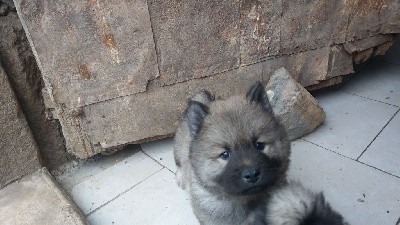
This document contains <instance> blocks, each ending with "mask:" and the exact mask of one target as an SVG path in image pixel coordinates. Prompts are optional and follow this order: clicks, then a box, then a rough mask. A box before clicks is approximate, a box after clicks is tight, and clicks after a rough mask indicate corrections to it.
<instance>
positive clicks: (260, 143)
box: [254, 142, 265, 151]
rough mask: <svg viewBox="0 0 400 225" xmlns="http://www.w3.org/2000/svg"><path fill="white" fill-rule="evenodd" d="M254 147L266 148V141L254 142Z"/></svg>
mask: <svg viewBox="0 0 400 225" xmlns="http://www.w3.org/2000/svg"><path fill="white" fill-rule="evenodd" d="M254 147H256V149H257V150H260V151H261V150H264V148H265V143H264V142H256V143H255V144H254Z"/></svg>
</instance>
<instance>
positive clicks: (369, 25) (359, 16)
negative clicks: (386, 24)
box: [332, 0, 395, 41]
mask: <svg viewBox="0 0 400 225" xmlns="http://www.w3.org/2000/svg"><path fill="white" fill-rule="evenodd" d="M386 1H387V0H349V1H347V3H346V8H347V10H349V12H350V17H349V21H348V27H347V35H346V41H353V40H357V39H361V38H365V37H370V36H375V35H377V34H379V32H380V30H381V26H382V17H384V15H383V14H381V11H382V9H384V8H385V7H391V6H388V5H387V4H386ZM391 5H395V4H391ZM332 14H334V13H332Z"/></svg>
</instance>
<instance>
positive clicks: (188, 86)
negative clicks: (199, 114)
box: [60, 64, 262, 158]
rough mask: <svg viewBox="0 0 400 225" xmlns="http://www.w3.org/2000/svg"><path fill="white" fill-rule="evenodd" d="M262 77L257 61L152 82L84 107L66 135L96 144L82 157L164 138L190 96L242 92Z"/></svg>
mask: <svg viewBox="0 0 400 225" xmlns="http://www.w3.org/2000/svg"><path fill="white" fill-rule="evenodd" d="M261 79H262V76H261V65H260V64H254V65H250V66H246V67H240V68H239V69H237V70H232V71H227V72H225V73H224V74H221V75H218V76H211V77H206V78H202V79H194V80H191V81H188V82H183V83H178V84H175V85H171V86H165V87H163V88H159V87H158V86H156V85H154V84H152V83H150V84H149V88H148V91H146V92H144V93H140V94H137V95H132V96H127V97H125V98H118V99H113V100H110V101H107V102H102V103H99V104H93V105H89V106H85V107H83V108H82V113H81V114H80V115H81V116H78V117H75V122H76V124H75V125H76V126H68V127H71V130H68V133H64V134H65V137H66V139H67V140H69V139H70V138H71V139H70V140H71V141H73V140H77V137H74V136H72V135H82V136H79V137H80V138H82V137H84V138H86V142H85V143H93V147H94V150H89V149H88V150H87V151H86V149H85V151H81V149H79V148H78V149H77V151H78V152H76V154H79V155H78V156H79V157H81V158H87V157H89V156H91V155H94V154H96V153H98V151H100V150H101V148H109V147H113V146H118V145H123V144H126V143H129V142H140V141H143V140H147V139H148V138H151V137H165V135H171V134H173V133H175V130H176V128H177V127H178V125H179V121H180V116H181V114H182V113H183V112H184V110H185V108H186V106H187V99H188V98H190V96H193V95H195V94H196V93H197V92H199V91H200V90H202V89H207V90H209V91H211V92H212V93H214V94H215V95H216V97H218V96H221V97H227V96H229V95H233V94H243V93H245V92H246V91H247V89H248V88H249V87H250V85H251V84H253V83H254V82H255V81H257V80H261ZM221 87H223V88H221ZM138 106H140V107H138ZM70 118H71V117H70ZM60 120H65V117H61V118H60ZM66 122H68V121H66ZM72 128H75V130H73V129H72ZM70 135H71V136H70ZM100 147H101V148H100ZM72 151H73V150H72Z"/></svg>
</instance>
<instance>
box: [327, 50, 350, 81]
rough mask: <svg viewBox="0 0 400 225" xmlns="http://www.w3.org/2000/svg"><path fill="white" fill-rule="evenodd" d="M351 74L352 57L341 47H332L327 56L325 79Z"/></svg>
mask: <svg viewBox="0 0 400 225" xmlns="http://www.w3.org/2000/svg"><path fill="white" fill-rule="evenodd" d="M351 73H354V68H353V57H352V55H351V54H350V53H348V52H347V51H346V50H345V49H344V47H343V46H342V45H334V46H332V47H331V51H330V55H329V64H328V71H327V75H326V77H325V79H330V78H333V77H336V76H340V75H347V74H351ZM321 87H323V86H321Z"/></svg>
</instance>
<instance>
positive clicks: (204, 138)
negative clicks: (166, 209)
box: [174, 82, 336, 225]
mask: <svg viewBox="0 0 400 225" xmlns="http://www.w3.org/2000/svg"><path fill="white" fill-rule="evenodd" d="M289 156H290V142H289V140H288V138H287V135H286V132H285V130H284V128H283V126H282V125H281V124H280V123H279V121H278V120H277V119H276V117H275V115H274V113H273V110H272V107H271V105H270V103H269V101H268V97H267V95H266V92H265V89H264V87H263V85H262V84H261V83H260V82H257V83H255V84H254V85H252V86H251V87H250V88H249V90H248V91H247V93H246V95H243V96H232V97H230V98H227V99H225V100H215V99H214V98H213V96H212V95H211V94H210V93H209V92H207V91H202V92H200V93H199V94H197V95H196V96H195V97H194V98H192V99H191V100H190V102H189V105H188V108H187V110H186V112H185V114H184V118H183V121H182V123H181V126H180V127H179V128H178V130H177V132H176V135H175V140H174V157H175V162H176V165H177V168H178V171H177V174H176V178H177V182H178V185H179V186H180V187H181V188H182V189H186V190H187V191H188V192H189V194H190V198H191V204H192V208H193V211H194V213H195V215H196V217H197V219H198V220H199V222H200V223H201V224H204V225H213V224H215V225H217V224H218V225H224V224H229V225H234V224H253V225H255V224H276V225H278V224H279V225H283V224H294V225H295V224H307V223H302V222H303V221H305V222H307V220H306V218H307V215H312V213H311V214H310V210H311V209H312V208H313V207H314V208H315V207H316V205H324V204H325V203H324V199H323V197H318V196H314V195H309V194H308V192H307V191H304V190H305V189H303V188H301V186H299V185H298V186H299V187H300V188H299V189H296V188H294V187H296V185H292V184H287V181H286V171H287V168H288V165H289ZM290 196H292V197H290ZM296 197H297V198H296ZM291 201H292V202H291ZM294 201H298V202H297V205H293V204H292V203H293V202H294ZM303 202H306V203H305V205H307V207H306V208H307V210H308V211H307V210H305V211H304V209H303V208H304V207H303V206H304V204H303ZM292 205H293V207H292V208H290V207H286V206H292ZM302 207H303V208H302ZM317 209H319V207H318V208H316V210H317ZM296 210H300V211H304V212H306V213H303V214H302V215H303V216H302V217H296V219H293V220H291V218H294V217H293V215H292V214H293V212H296ZM281 212H284V213H281ZM311 212H313V211H311ZM318 212H319V211H318ZM318 215H319V214H318ZM286 216H287V218H286ZM297 218H300V219H299V221H300V222H299V223H295V222H293V221H294V220H295V221H297ZM285 219H287V220H285ZM285 221H289V223H286V222H285ZM290 221H292V222H293V223H291V222H290ZM309 224H313V223H309ZM335 225H336V224H335Z"/></svg>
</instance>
